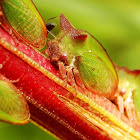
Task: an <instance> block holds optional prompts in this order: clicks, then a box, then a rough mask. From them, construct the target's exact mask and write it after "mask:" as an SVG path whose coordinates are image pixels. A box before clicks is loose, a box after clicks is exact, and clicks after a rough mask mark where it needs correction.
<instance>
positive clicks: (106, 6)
mask: <svg viewBox="0 0 140 140" xmlns="http://www.w3.org/2000/svg"><path fill="white" fill-rule="evenodd" d="M33 1H34V3H35V5H36V6H37V8H38V10H39V11H40V13H41V15H42V16H43V18H44V21H45V22H47V20H48V19H49V18H51V17H56V16H59V15H60V13H63V14H64V15H65V16H66V17H67V18H68V19H69V20H70V21H71V23H72V24H73V25H74V26H75V27H76V28H78V29H84V30H87V31H88V32H90V33H91V34H92V35H93V36H95V37H96V38H97V39H98V40H99V41H100V42H101V44H102V45H103V46H104V48H105V49H106V50H107V52H108V54H109V56H110V57H111V59H112V60H113V62H115V63H116V64H117V65H119V66H126V67H128V68H130V69H131V70H133V69H140V1H139V0H123V1H122V0H33ZM58 26H59V25H58ZM56 127H57V126H56ZM0 139H1V140H38V139H39V140H54V139H55V138H53V137H51V136H50V135H48V134H47V133H45V132H43V131H42V130H40V129H39V128H37V127H36V126H34V125H33V124H31V123H29V124H27V125H24V126H12V125H6V126H3V125H0Z"/></svg>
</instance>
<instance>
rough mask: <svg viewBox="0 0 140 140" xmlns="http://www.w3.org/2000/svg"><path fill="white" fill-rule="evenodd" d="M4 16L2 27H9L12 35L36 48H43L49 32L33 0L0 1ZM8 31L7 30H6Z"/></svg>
mask: <svg viewBox="0 0 140 140" xmlns="http://www.w3.org/2000/svg"><path fill="white" fill-rule="evenodd" d="M0 3H1V9H2V11H3V14H4V20H5V22H3V21H4V20H3V19H2V26H3V27H5V25H6V24H8V25H9V27H10V29H11V30H12V33H14V34H15V35H16V36H17V37H18V38H20V39H21V40H23V41H24V42H26V43H29V44H32V45H33V46H34V47H37V48H43V47H44V46H45V44H46V37H47V30H46V26H45V24H44V21H43V20H42V18H41V16H40V14H39V12H38V11H37V9H36V7H35V6H34V4H33V2H32V1H31V0H0ZM6 30H7V29H6Z"/></svg>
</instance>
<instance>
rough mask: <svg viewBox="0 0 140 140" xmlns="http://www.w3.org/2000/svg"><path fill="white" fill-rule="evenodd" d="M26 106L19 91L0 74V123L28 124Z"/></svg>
mask: <svg viewBox="0 0 140 140" xmlns="http://www.w3.org/2000/svg"><path fill="white" fill-rule="evenodd" d="M29 117H30V113H29V108H28V105H27V103H26V101H25V99H24V97H23V96H22V94H21V93H20V91H19V90H18V89H17V88H16V87H15V86H14V85H13V84H12V83H10V82H9V81H8V79H6V78H5V77H4V76H3V75H1V74H0V121H3V122H6V123H10V124H19V125H21V124H25V123H28V122H29V121H28V120H29Z"/></svg>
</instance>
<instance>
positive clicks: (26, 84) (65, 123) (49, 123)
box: [0, 28, 110, 140]
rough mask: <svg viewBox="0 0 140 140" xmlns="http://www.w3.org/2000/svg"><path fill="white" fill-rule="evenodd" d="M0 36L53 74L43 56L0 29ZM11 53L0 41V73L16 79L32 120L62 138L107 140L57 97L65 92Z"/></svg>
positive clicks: (65, 93)
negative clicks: (0, 67) (1, 65)
mask: <svg viewBox="0 0 140 140" xmlns="http://www.w3.org/2000/svg"><path fill="white" fill-rule="evenodd" d="M1 37H2V38H5V40H6V41H7V42H9V43H10V44H11V45H14V46H16V48H18V49H19V50H23V51H22V52H24V53H26V55H29V56H30V57H31V58H32V59H33V60H35V61H36V62H38V63H39V64H40V65H42V66H43V67H44V68H46V69H48V70H49V71H51V72H53V73H54V74H55V75H57V72H56V70H55V69H54V68H53V67H52V65H51V64H50V62H49V61H48V60H47V59H46V58H44V57H43V56H42V55H41V54H39V53H36V52H35V51H34V50H33V49H32V48H30V47H26V46H25V45H22V43H19V42H18V41H17V42H18V43H17V42H16V39H15V42H16V43H15V42H14V41H13V40H12V39H11V37H10V35H8V34H7V33H6V32H5V31H3V30H2V29H1V28H0V38H1ZM1 41H2V40H1ZM13 52H14V51H13ZM13 52H11V51H9V50H7V49H5V48H4V45H2V43H1V46H0V64H3V67H2V69H0V72H1V73H2V74H3V75H5V76H6V77H7V78H8V79H10V80H16V79H19V81H18V82H17V83H14V84H15V86H16V87H17V88H18V89H19V90H20V91H22V92H23V93H24V96H25V97H26V99H27V100H28V102H29V107H30V112H31V118H32V119H33V120H34V121H35V122H36V123H38V124H40V125H41V126H43V127H44V128H46V129H48V130H49V131H51V132H52V133H54V134H55V135H56V136H58V137H60V138H62V139H92V140H93V139H98V140H99V139H102V140H103V139H110V138H109V136H108V135H107V134H105V133H101V131H100V129H98V128H97V127H95V126H91V125H90V123H87V121H84V119H82V118H80V117H79V116H78V115H77V114H75V113H74V112H73V111H72V110H70V109H69V108H68V107H67V106H66V105H65V104H64V102H62V101H61V100H60V99H59V98H58V95H69V94H70V92H69V91H67V90H66V89H64V88H63V87H62V86H60V85H59V84H57V83H56V82H54V81H53V80H51V79H50V78H48V77H47V76H45V75H44V74H43V73H42V72H40V71H39V70H38V69H36V68H34V67H33V66H30V65H29V64H28V63H27V62H25V61H23V60H22V59H21V58H19V57H18V56H16V55H15V54H14V53H13ZM56 93H57V94H56Z"/></svg>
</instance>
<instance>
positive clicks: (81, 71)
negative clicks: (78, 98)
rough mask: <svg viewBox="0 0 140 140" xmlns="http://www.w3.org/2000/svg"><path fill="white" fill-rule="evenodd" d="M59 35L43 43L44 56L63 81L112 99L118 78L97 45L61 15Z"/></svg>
mask: <svg viewBox="0 0 140 140" xmlns="http://www.w3.org/2000/svg"><path fill="white" fill-rule="evenodd" d="M60 25H61V31H60V33H59V34H58V35H57V37H56V38H55V39H54V40H52V41H49V42H48V43H47V46H48V48H47V53H48V55H49V57H50V60H51V61H52V62H55V63H57V65H58V66H59V70H60V74H61V76H62V78H63V79H67V82H68V83H70V84H71V85H72V86H74V85H75V83H74V81H75V82H76V83H77V84H78V85H79V86H81V87H86V88H87V89H88V90H90V91H92V92H94V93H96V94H99V95H104V96H106V97H108V98H111V97H112V94H114V93H115V91H116V89H117V85H118V78H117V74H116V71H115V69H114V67H113V65H112V62H111V60H110V58H109V56H108V55H107V53H106V51H105V50H104V48H103V47H102V46H101V44H100V43H99V42H98V41H97V40H96V39H95V38H94V37H93V36H92V35H90V34H89V33H88V32H86V31H83V30H77V29H75V28H74V27H73V26H72V25H71V24H70V22H69V21H68V20H67V19H66V18H65V17H64V15H63V14H61V19H60Z"/></svg>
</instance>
